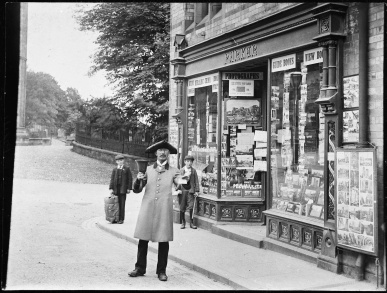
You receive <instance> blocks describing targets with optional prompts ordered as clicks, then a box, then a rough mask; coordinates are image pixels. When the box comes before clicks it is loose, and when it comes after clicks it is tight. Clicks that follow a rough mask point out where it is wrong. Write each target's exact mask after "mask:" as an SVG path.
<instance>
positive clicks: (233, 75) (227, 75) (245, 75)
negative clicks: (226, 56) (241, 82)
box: [223, 72, 263, 80]
mask: <svg viewBox="0 0 387 293" xmlns="http://www.w3.org/2000/svg"><path fill="white" fill-rule="evenodd" d="M229 79H255V80H263V72H224V73H223V80H229Z"/></svg>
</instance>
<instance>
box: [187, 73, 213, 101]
mask: <svg viewBox="0 0 387 293" xmlns="http://www.w3.org/2000/svg"><path fill="white" fill-rule="evenodd" d="M218 83H219V81H218V74H217V73H216V74H209V75H203V76H200V77H196V78H191V79H189V80H188V87H187V94H188V96H189V97H191V96H194V95H195V89H196V88H200V87H206V86H212V89H213V92H214V91H215V90H216V91H217V85H218ZM214 85H215V87H214Z"/></svg>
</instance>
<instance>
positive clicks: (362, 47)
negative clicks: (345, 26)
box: [359, 2, 369, 146]
mask: <svg viewBox="0 0 387 293" xmlns="http://www.w3.org/2000/svg"><path fill="white" fill-rule="evenodd" d="M368 9H369V4H368V3H367V2H362V3H360V4H359V143H360V145H364V146H365V145H366V144H367V142H368V124H369V120H368V30H369V24H368Z"/></svg>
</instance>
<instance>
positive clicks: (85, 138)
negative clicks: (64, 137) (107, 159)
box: [75, 124, 155, 158]
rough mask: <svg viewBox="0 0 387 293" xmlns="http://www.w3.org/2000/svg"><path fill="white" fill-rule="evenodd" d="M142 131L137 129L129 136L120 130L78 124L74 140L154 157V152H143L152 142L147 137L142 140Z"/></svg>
mask: <svg viewBox="0 0 387 293" xmlns="http://www.w3.org/2000/svg"><path fill="white" fill-rule="evenodd" d="M144 132H145V130H143V131H139V132H138V133H137V135H133V136H132V137H129V133H128V132H125V131H122V130H120V131H115V132H111V131H107V130H103V129H101V128H98V129H96V128H93V127H92V126H85V125H79V124H78V125H77V127H76V131H75V141H76V142H78V143H80V144H83V145H88V146H92V147H95V148H99V149H104V150H109V151H113V152H117V153H122V154H128V155H134V156H139V157H145V158H153V157H155V156H154V154H148V153H145V150H146V148H147V147H148V146H149V145H151V144H152V142H151V141H150V140H149V139H148V141H144V139H143V133H144Z"/></svg>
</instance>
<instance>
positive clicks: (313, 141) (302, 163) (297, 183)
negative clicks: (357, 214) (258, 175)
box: [270, 52, 324, 220]
mask: <svg viewBox="0 0 387 293" xmlns="http://www.w3.org/2000/svg"><path fill="white" fill-rule="evenodd" d="M279 64H280V63H279ZM273 71H274V70H273ZM292 72H301V74H300V77H301V78H300V85H299V86H296V85H294V83H292V81H294V80H292V77H291V76H292V75H293V74H291V73H292ZM321 76H322V63H315V64H311V65H308V66H305V65H304V62H303V53H302V52H300V53H297V54H296V64H295V68H293V69H290V70H284V71H278V72H273V73H272V74H271V106H270V109H271V113H270V116H271V117H270V120H271V129H270V132H271V141H270V145H271V148H270V149H271V170H270V172H271V174H270V175H271V193H272V206H271V208H272V209H276V210H279V211H283V212H285V213H292V214H297V215H299V216H304V217H312V218H317V219H321V220H323V218H324V216H323V214H324V213H323V209H324V118H323V115H322V114H321V113H320V109H319V106H318V105H317V104H316V103H315V100H316V99H317V98H318V97H319V92H320V88H321ZM292 85H293V86H292Z"/></svg>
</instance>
